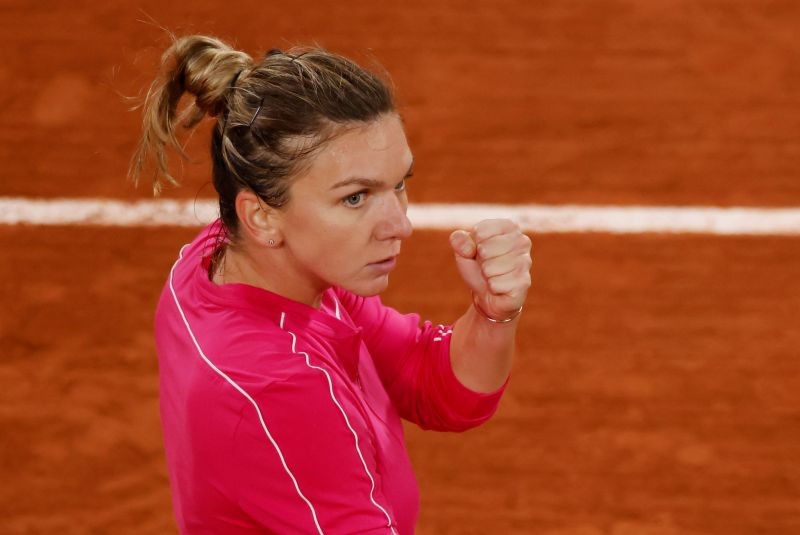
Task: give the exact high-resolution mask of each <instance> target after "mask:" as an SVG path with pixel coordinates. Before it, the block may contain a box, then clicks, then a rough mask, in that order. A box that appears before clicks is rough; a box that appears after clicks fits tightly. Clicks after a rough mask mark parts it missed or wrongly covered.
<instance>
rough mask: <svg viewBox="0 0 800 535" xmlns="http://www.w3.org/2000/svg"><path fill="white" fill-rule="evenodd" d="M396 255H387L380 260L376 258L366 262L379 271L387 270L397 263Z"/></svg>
mask: <svg viewBox="0 0 800 535" xmlns="http://www.w3.org/2000/svg"><path fill="white" fill-rule="evenodd" d="M397 257H398V255H392V256H387V257H386V258H384V259H382V260H378V261H377V262H372V263H370V264H367V265H368V266H369V267H371V268H375V269H377V270H379V271H385V272H389V271H391V270H393V269H394V267H395V266H396V265H397Z"/></svg>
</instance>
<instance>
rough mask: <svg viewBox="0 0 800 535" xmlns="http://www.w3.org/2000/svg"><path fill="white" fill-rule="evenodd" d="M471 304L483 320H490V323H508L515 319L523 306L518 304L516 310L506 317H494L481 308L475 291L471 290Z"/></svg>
mask: <svg viewBox="0 0 800 535" xmlns="http://www.w3.org/2000/svg"><path fill="white" fill-rule="evenodd" d="M472 306H473V307H475V310H476V311H477V312H478V314H479V315H480V316H483V318H484V319H485V320H487V321H490V322H492V323H509V322H510V321H513V320H514V319H516V318H517V316H519V315H520V314H521V313H522V308H523V306H520V307H519V308H518V309H517V310H515V311H514V312H512V313H511V314H510V315H509V316H507V317H504V318H495V317H493V316H491V315H489V314H487V313H486V311H485V310H483V308H482V307H481V306H480V305H479V304H478V298H477V296H476V295H475V292H472Z"/></svg>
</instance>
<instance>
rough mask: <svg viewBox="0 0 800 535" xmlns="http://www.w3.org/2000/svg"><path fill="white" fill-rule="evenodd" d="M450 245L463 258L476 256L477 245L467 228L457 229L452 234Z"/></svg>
mask: <svg viewBox="0 0 800 535" xmlns="http://www.w3.org/2000/svg"><path fill="white" fill-rule="evenodd" d="M450 246H451V247H452V248H453V251H454V252H455V253H456V254H457V255H459V256H461V257H462V258H475V255H476V254H477V247H476V245H475V241H474V240H473V239H472V236H471V235H470V233H469V232H467V231H466V230H456V231H453V232H452V233H451V234H450Z"/></svg>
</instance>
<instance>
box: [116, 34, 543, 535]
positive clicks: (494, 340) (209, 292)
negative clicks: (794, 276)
mask: <svg viewBox="0 0 800 535" xmlns="http://www.w3.org/2000/svg"><path fill="white" fill-rule="evenodd" d="M186 93H188V94H189V95H190V96H191V97H193V99H194V102H193V104H192V105H191V106H190V107H189V108H188V112H187V113H184V114H182V113H181V112H179V106H178V104H179V101H180V100H181V97H182V96H184V94H186ZM205 116H211V117H215V118H216V122H215V123H214V125H213V130H212V133H211V155H212V158H213V171H212V176H213V182H214V186H215V188H216V190H217V193H218V194H219V208H220V218H219V219H218V220H217V221H215V222H213V223H212V224H210V225H209V226H208V227H206V228H205V229H203V230H202V231H201V232H200V233H199V235H198V236H197V237H196V238H195V239H194V241H192V242H191V243H190V244H187V245H185V246H184V247H183V248H182V249H181V251H180V254H179V257H178V259H177V260H176V262H175V264H174V265H173V267H172V269H171V271H170V273H169V276H168V279H167V282H166V285H165V287H164V291H163V293H162V296H161V300H160V302H159V304H158V309H157V311H156V318H155V335H156V344H157V350H158V356H159V368H160V402H161V418H162V424H163V432H164V441H165V446H166V458H167V465H168V470H169V476H170V484H171V490H172V499H173V506H174V510H175V514H176V518H177V523H178V526H179V529H180V531H181V532H182V533H190V534H215V535H220V534H254V533H336V534H339V533H374V534H378V533H393V534H396V535H397V534H402V535H408V534H411V533H413V532H414V527H415V524H416V521H417V516H418V512H419V494H418V488H417V483H416V481H415V478H414V474H413V471H412V467H411V463H410V461H409V457H408V454H407V451H406V447H405V443H404V438H403V429H402V426H401V422H400V419H401V418H405V419H406V420H409V421H412V422H414V423H416V424H417V425H419V426H420V427H422V428H424V429H435V430H442V431H463V430H466V429H469V428H472V427H475V426H477V425H480V424H481V423H483V422H485V421H486V420H487V419H489V418H490V417H491V416H492V414H493V413H494V412H495V410H496V409H497V406H498V402H499V400H500V397H501V395H502V393H503V391H504V389H505V387H506V385H507V380H508V375H509V371H510V368H511V361H512V354H513V344H514V336H515V331H516V328H517V324H518V321H519V316H520V312H521V310H522V305H523V302H524V300H525V297H526V294H527V291H528V288H529V286H530V275H529V271H530V267H531V258H530V240H529V239H528V238H527V237H526V236H525V235H524V234H523V233H522V232H521V231H520V229H519V227H518V226H517V225H516V224H514V223H513V222H511V221H507V220H487V221H481V222H478V223H477V224H476V225H475V226H474V227H473V228H471V229H465V230H457V231H455V232H453V233H452V234H451V236H450V244H451V246H452V249H453V251H454V256H455V261H456V263H457V264H458V269H459V272H460V274H461V275H462V277H463V279H464V282H465V283H466V287H467V288H466V290H465V291H468V292H471V293H472V304H471V306H470V307H469V308H468V309H467V310H466V311H465V312H464V314H463V315H462V316H461V317H460V318H458V319H457V320H456V321H455V323H454V324H453V325H434V324H432V323H430V322H420V318H419V316H418V315H416V314H406V315H403V314H400V313H398V312H397V311H395V310H393V309H391V308H389V307H387V306H384V305H383V304H382V303H381V300H380V298H379V297H378V294H380V293H381V292H382V291H383V290H384V289H385V288H386V286H387V284H388V280H389V274H390V273H391V271H392V270H393V269H394V267H395V264H396V262H397V259H398V255H399V254H400V248H401V243H402V242H403V240H405V239H406V238H408V237H409V236H410V235H411V224H410V222H409V220H408V218H407V217H406V208H407V198H406V182H407V180H408V179H409V177H410V176H411V175H412V172H413V156H412V152H411V150H410V149H409V146H408V143H407V141H406V137H405V134H404V131H403V123H402V121H401V119H400V117H399V115H398V113H397V111H396V110H395V106H394V102H393V97H392V94H391V92H390V90H389V89H388V87H387V84H385V83H384V82H382V81H381V80H380V79H379V78H378V77H377V76H375V75H374V74H372V73H370V72H368V71H366V70H364V69H362V68H360V67H359V66H357V65H356V64H354V63H353V62H352V61H350V60H348V59H346V58H343V57H341V56H338V55H336V54H333V53H330V52H327V51H325V50H321V49H316V48H311V49H293V50H290V51H287V52H282V51H280V50H270V51H269V52H268V53H267V54H266V55H265V56H264V57H263V59H260V60H258V61H255V60H253V59H252V58H251V57H250V56H248V55H247V54H245V53H243V52H240V51H237V50H235V49H233V48H231V47H230V46H228V45H227V44H225V43H223V42H221V41H219V40H217V39H215V38H212V37H207V36H189V37H183V38H179V39H175V41H174V42H173V44H172V46H171V47H170V48H169V49H168V50H167V51H166V52H165V54H164V56H163V68H162V72H161V74H160V75H159V77H158V78H157V79H156V80H155V82H154V83H153V86H152V87H151V90H150V92H149V94H148V97H147V100H146V103H145V115H144V127H143V134H142V138H141V142H140V145H139V148H138V151H137V153H136V155H135V156H134V159H133V163H132V168H131V174H132V176H133V177H134V179H136V178H138V177H139V176H140V175H141V173H142V172H143V169H145V168H147V166H148V165H149V163H148V162H150V161H152V162H154V166H155V169H156V174H155V176H154V182H153V185H154V189H155V191H156V192H158V191H159V189H160V187H161V185H162V183H163V182H164V181H167V182H170V183H175V180H174V179H173V178H172V176H171V175H170V173H169V169H168V165H167V151H168V149H170V148H174V149H178V150H179V151H180V145H179V143H178V141H177V138H176V130H177V127H178V125H179V124H184V125H185V126H188V127H192V126H195V125H196V124H197V123H198V122H199V121H200V120H201V119H202V118H203V117H205ZM422 275H423V274H421V276H422ZM428 275H429V274H424V276H428Z"/></svg>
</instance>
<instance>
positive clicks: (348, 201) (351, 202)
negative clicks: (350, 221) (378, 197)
mask: <svg viewBox="0 0 800 535" xmlns="http://www.w3.org/2000/svg"><path fill="white" fill-rule="evenodd" d="M364 196H366V192H363V191H359V192H357V193H353V194H352V195H348V196H347V197H345V198H344V199H342V202H343V203H344V204H345V206H349V207H350V208H356V207H358V206H361V205H362V204H363V203H364Z"/></svg>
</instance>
